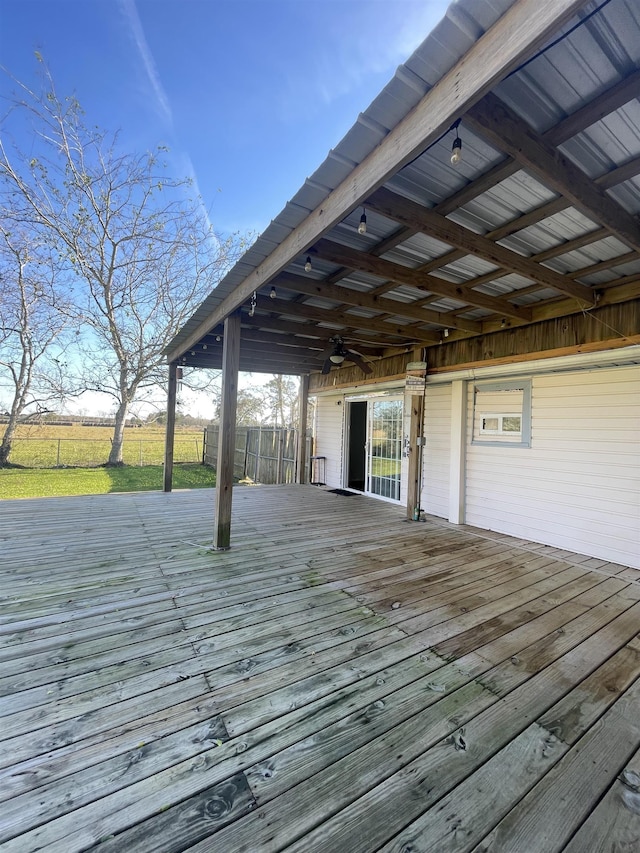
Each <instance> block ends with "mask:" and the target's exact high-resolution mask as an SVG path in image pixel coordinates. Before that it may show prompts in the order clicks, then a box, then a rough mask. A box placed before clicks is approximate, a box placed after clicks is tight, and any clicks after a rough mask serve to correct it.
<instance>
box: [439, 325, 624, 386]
mask: <svg viewBox="0 0 640 853" xmlns="http://www.w3.org/2000/svg"><path fill="white" fill-rule="evenodd" d="M638 344H640V335H632V336H630V337H623V338H613V339H611V340H606V341H590V342H589V343H585V344H574V345H573V346H568V347H557V348H556V349H549V350H537V351H536V352H528V353H523V354H522V355H511V356H502V357H500V358H487V359H484V360H482V361H465V362H461V363H460V364H452V365H449V366H447V367H434V368H431V369H430V370H428V371H427V373H428V375H431V376H441V375H443V374H447V373H456V372H457V371H462V370H476V369H478V368H481V367H499V366H501V365H509V364H526V363H527V362H529V361H540V360H543V359H551V358H564V357H565V356H570V355H582V354H585V353H594V352H606V351H607V350H612V349H623V348H624V347H630V346H637V345H638Z"/></svg>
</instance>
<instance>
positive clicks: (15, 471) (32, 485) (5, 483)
mask: <svg viewBox="0 0 640 853" xmlns="http://www.w3.org/2000/svg"><path fill="white" fill-rule="evenodd" d="M162 470H163V469H162V465H146V466H143V467H138V466H131V467H129V466H125V467H123V468H40V469H33V468H0V498H5V499H7V498H49V497H63V496H68V495H103V494H108V493H109V492H148V491H159V490H161V489H162ZM215 484H216V478H215V473H214V471H213V470H212V469H211V468H207V467H205V466H204V465H196V464H192V465H175V466H174V469H173V488H174V489H207V488H212V487H213V486H215Z"/></svg>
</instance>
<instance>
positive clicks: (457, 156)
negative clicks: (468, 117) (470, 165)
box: [451, 119, 462, 166]
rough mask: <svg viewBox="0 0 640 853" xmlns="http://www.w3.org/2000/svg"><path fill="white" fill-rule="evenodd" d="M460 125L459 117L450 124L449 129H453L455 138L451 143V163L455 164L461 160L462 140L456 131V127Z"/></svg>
mask: <svg viewBox="0 0 640 853" xmlns="http://www.w3.org/2000/svg"><path fill="white" fill-rule="evenodd" d="M459 126H460V119H458V120H457V121H456V122H454V123H453V125H452V126H451V130H455V132H456V138H455V139H454V140H453V145H452V146H451V165H452V166H457V165H458V163H459V162H460V160H462V140H461V139H460V135H459V133H458V127H459Z"/></svg>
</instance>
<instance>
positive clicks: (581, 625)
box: [0, 486, 640, 853]
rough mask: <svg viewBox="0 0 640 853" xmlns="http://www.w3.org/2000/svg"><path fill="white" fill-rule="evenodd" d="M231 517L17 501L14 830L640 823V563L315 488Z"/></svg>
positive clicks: (195, 840)
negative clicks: (625, 773)
mask: <svg viewBox="0 0 640 853" xmlns="http://www.w3.org/2000/svg"><path fill="white" fill-rule="evenodd" d="M26 507H28V509H29V512H28V513H25V508H26ZM212 518H213V500H212V492H211V491H201V492H177V493H174V494H171V495H164V494H160V493H151V494H140V495H135V494H131V495H116V496H95V497H91V498H82V499H74V498H69V499H50V500H42V501H29V502H28V503H27V502H23V501H7V502H0V524H1V525H2V530H3V546H5V547H4V550H3V554H2V558H1V560H2V562H1V564H0V578H1V580H2V587H1V589H2V598H1V599H0V612H1V613H2V617H3V618H2V622H1V623H0V744H2V746H3V747H4V749H3V750H2V751H1V752H0V797H1V798H2V799H3V801H4V802H3V805H2V809H1V810H0V844H2V849H3V853H4V851H5V850H6V851H7V853H28V851H32V850H33V851H35V850H42V849H46V850H47V851H53V853H55V851H60V853H72V852H73V851H79V850H86V849H92V848H93V847H94V846H96V849H98V846H99V849H100V850H106V851H110V850H114V851H122V850H125V849H126V850H127V851H128V853H129V851H141V853H142V851H144V853H147V851H152V850H157V851H159V853H160V851H161V853H180V851H184V850H187V849H188V850H192V851H198V853H200V851H202V853H204V851H207V853H210V851H212V850H216V851H217V850H224V851H225V853H234V852H235V851H243V850H244V851H251V853H255V851H257V850H260V852H261V853H263V852H264V853H266V851H274V853H275V851H280V850H284V849H287V850H291V851H300V853H302V851H303V850H304V851H305V853H306V851H310V850H311V851H316V850H317V851H320V850H322V851H324V850H327V851H329V850H331V851H336V852H337V853H338V851H339V852H340V853H341V851H343V850H349V851H350V853H351V851H361V853H369V851H373V850H379V849H382V850H384V851H385V853H391V851H393V853H400V851H403V853H406V851H408V850H411V851H415V853H418V851H424V853H426V851H433V850H438V851H439V853H440V851H443V852H444V851H450V853H456V851H462V850H471V849H477V851H478V853H480V851H481V850H482V851H484V850H487V851H491V853H494V851H495V853H498V851H500V852H502V851H504V853H513V851H514V850H520V849H522V850H525V849H526V850H527V853H529V851H530V850H531V851H535V850H537V849H540V850H544V851H545V853H556V851H558V853H559V851H561V850H563V848H564V847H565V846H566V849H567V851H570V853H579V851H581V850H582V849H586V848H584V847H581V846H580V844H581V843H583V841H584V839H586V838H588V839H592V838H593V839H595V841H594V844H596V843H597V844H598V845H600V846H598V847H594V848H593V849H597V850H602V851H604V850H614V849H615V847H614V846H612V844H613V843H612V842H611V838H614V839H617V840H619V841H620V842H621V843H626V842H627V839H635V840H637V837H638V823H637V798H638V796H640V795H638V794H636V793H635V792H634V791H632V790H631V789H629V788H626V789H625V790H624V791H623V792H622V793H625V792H626V800H625V799H624V798H621V788H622V787H623V786H622V783H621V782H619V781H616V775H617V774H618V773H619V772H620V770H622V769H623V768H624V766H625V765H628V767H629V768H630V769H632V770H633V769H636V771H637V750H638V746H639V745H640V731H639V730H638V723H637V716H634V714H633V709H634V708H637V703H638V695H639V693H638V691H639V689H640V687H639V685H640V681H639V676H640V641H639V640H638V639H637V633H638V627H639V625H640V603H639V602H640V582H639V581H638V576H637V575H636V574H635V573H634V572H633V571H632V570H627V569H626V568H625V567H623V566H619V565H615V564H607V563H605V562H604V561H601V560H593V559H592V558H588V557H584V555H579V554H571V553H569V552H566V551H562V550H560V549H552V548H548V547H546V546H541V545H538V544H536V543H530V542H526V541H523V540H514V539H512V538H510V537H507V536H503V535H501V534H494V533H487V532H484V531H478V530H477V529H472V528H464V527H463V528H458V527H455V526H453V525H450V524H448V523H447V522H444V521H441V520H439V519H434V518H429V519H427V521H426V523H420V524H411V523H407V522H406V521H405V520H404V514H403V512H402V510H401V509H400V508H397V507H394V506H392V505H389V504H385V503H381V502H375V501H371V500H368V499H366V498H362V497H359V498H343V497H340V496H336V495H332V494H329V493H327V492H326V491H324V490H321V489H316V488H313V487H304V486H298V487H271V488H269V487H259V488H247V489H237V490H236V495H235V497H234V530H233V534H232V549H231V551H229V552H225V553H220V552H212V551H210V550H209V549H208V544H209V541H210V538H211V533H212V524H213V522H212ZM6 531H10V532H9V533H7V532H6ZM34 531H36V533H35V535H34ZM608 743H610V744H611V748H609V747H608ZM463 747H464V748H463ZM593 761H596V762H598V767H599V770H598V772H597V773H593V772H592V773H590V774H589V773H587V772H586V771H587V768H589V767H590V766H591V765H590V762H593ZM585 776H589V778H588V779H586V778H585ZM576 796H578V797H579V800H580V804H579V807H577V808H574V805H575V804H574V801H573V800H574V798H575V797H576ZM634 797H635V799H634ZM633 808H636V812H634V811H633ZM626 818H628V820H625V819H626ZM541 822H542V823H543V824H544V827H545V831H544V833H543V839H542V840H541V839H539V838H537V837H535V826H538V825H540V823H541ZM634 833H635V835H634ZM631 843H633V841H632V842H631ZM536 845H537V846H536ZM607 845H608V846H607Z"/></svg>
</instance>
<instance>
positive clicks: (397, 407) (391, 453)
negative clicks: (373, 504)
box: [366, 399, 402, 501]
mask: <svg viewBox="0 0 640 853" xmlns="http://www.w3.org/2000/svg"><path fill="white" fill-rule="evenodd" d="M401 467H402V399H381V400H369V430H368V441H367V489H366V491H367V492H369V494H372V495H378V496H379V497H381V498H389V499H390V500H393V501H399V500H400V470H401Z"/></svg>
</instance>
